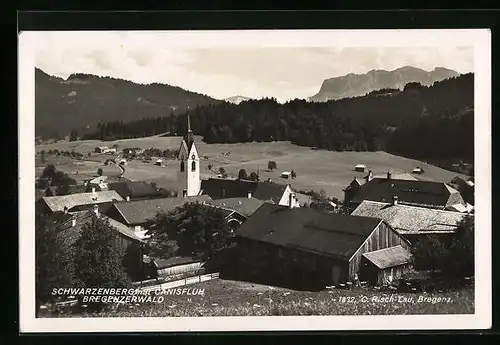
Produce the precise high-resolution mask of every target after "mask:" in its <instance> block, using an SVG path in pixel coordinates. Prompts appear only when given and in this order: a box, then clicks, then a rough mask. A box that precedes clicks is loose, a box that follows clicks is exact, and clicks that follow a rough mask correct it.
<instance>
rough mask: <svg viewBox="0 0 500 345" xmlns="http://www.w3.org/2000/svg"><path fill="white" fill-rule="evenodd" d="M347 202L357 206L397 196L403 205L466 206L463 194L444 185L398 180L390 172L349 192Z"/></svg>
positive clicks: (387, 200)
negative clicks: (368, 201) (366, 201)
mask: <svg viewBox="0 0 500 345" xmlns="http://www.w3.org/2000/svg"><path fill="white" fill-rule="evenodd" d="M346 196H347V195H346ZM348 196H349V198H348V199H347V200H345V202H348V203H350V204H351V205H352V206H358V205H359V204H361V203H362V202H363V201H364V200H371V201H378V202H388V203H390V202H392V199H393V197H394V196H397V197H398V200H399V203H400V204H405V205H411V206H418V207H429V208H436V209H442V210H445V209H451V208H452V206H454V205H462V206H464V207H467V204H466V202H465V201H464V200H463V198H462V196H461V195H460V193H459V192H458V191H457V190H456V189H454V188H452V187H450V186H448V185H447V184H446V183H442V182H432V181H411V180H396V179H393V178H392V174H391V173H390V172H389V173H387V176H386V177H385V178H373V179H371V180H370V181H368V182H365V183H364V184H363V185H361V186H360V187H359V188H357V190H355V191H350V193H349V194H348Z"/></svg>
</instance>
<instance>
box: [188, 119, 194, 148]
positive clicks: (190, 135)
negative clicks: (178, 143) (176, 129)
mask: <svg viewBox="0 0 500 345" xmlns="http://www.w3.org/2000/svg"><path fill="white" fill-rule="evenodd" d="M193 143H194V137H193V131H192V130H191V118H190V116H189V114H187V137H186V144H187V146H188V150H191V146H193Z"/></svg>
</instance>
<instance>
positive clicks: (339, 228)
mask: <svg viewBox="0 0 500 345" xmlns="http://www.w3.org/2000/svg"><path fill="white" fill-rule="evenodd" d="M380 222H382V220H380V219H376V218H368V217H352V216H347V215H341V214H330V213H326V212H322V211H319V210H314V209H311V208H292V209H290V208H288V207H286V206H280V205H276V204H270V203H264V204H263V205H262V206H261V207H260V208H259V209H258V210H257V211H256V212H255V213H254V214H253V215H252V216H251V217H250V218H248V219H247V221H246V222H244V223H243V224H242V225H241V227H240V228H239V229H238V230H237V231H236V236H237V237H240V238H246V239H251V240H254V241H259V242H265V243H269V244H274V245H277V246H281V247H288V248H295V249H299V250H303V251H307V252H312V253H317V254H319V255H324V256H331V257H336V258H340V259H343V260H349V259H350V258H351V257H352V255H353V254H354V253H355V252H356V251H357V250H358V248H359V247H360V246H361V245H362V244H363V242H364V241H365V240H366V239H367V238H368V237H369V236H370V234H371V233H372V232H373V230H374V229H375V228H376V227H377V226H378V224H379V223H380Z"/></svg>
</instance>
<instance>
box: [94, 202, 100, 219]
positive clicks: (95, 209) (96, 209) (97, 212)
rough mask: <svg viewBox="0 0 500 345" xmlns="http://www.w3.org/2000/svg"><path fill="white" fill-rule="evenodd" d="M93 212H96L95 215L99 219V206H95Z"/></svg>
mask: <svg viewBox="0 0 500 345" xmlns="http://www.w3.org/2000/svg"><path fill="white" fill-rule="evenodd" d="M93 211H94V213H95V215H96V216H97V217H99V206H97V205H94V207H93Z"/></svg>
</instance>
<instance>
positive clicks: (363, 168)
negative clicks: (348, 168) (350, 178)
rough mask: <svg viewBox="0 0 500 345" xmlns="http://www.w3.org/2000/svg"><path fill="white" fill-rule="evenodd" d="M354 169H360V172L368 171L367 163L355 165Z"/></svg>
mask: <svg viewBox="0 0 500 345" xmlns="http://www.w3.org/2000/svg"><path fill="white" fill-rule="evenodd" d="M354 170H355V171H359V172H365V171H366V164H356V166H355V167H354Z"/></svg>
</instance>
